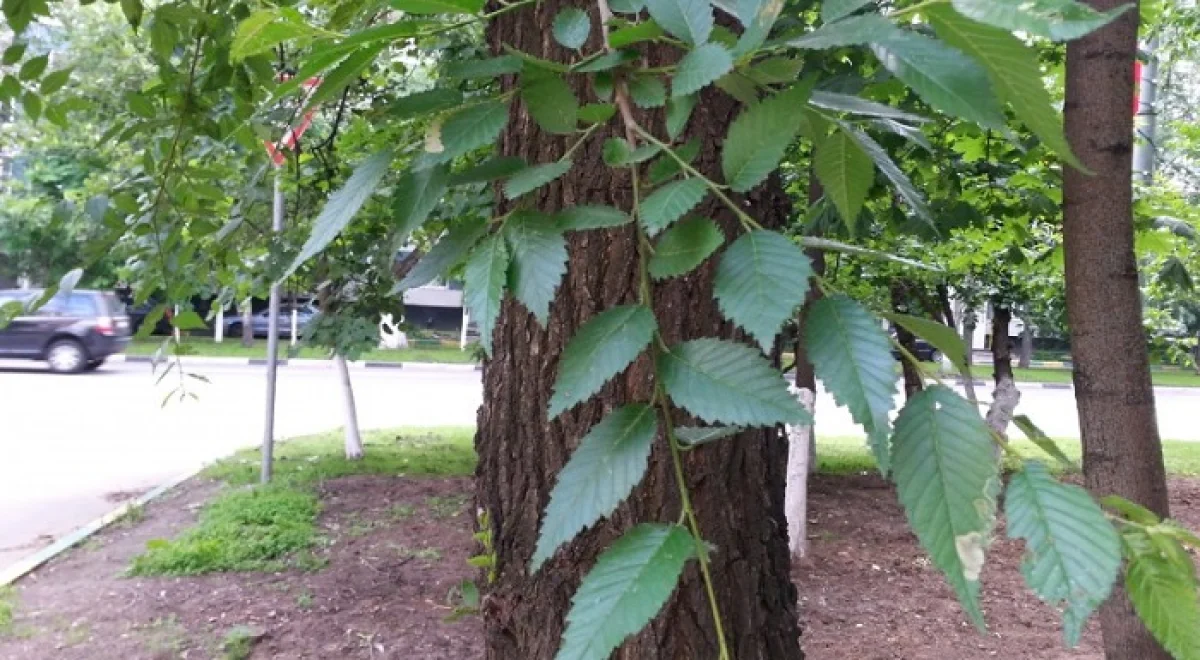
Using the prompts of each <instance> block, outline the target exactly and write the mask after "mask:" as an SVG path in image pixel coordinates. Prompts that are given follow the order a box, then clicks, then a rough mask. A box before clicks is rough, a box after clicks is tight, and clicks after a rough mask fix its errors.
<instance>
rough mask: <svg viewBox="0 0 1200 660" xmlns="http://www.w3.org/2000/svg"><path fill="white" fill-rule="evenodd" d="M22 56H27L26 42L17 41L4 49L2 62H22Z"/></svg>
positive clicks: (9, 63)
mask: <svg viewBox="0 0 1200 660" xmlns="http://www.w3.org/2000/svg"><path fill="white" fill-rule="evenodd" d="M22 57H25V44H23V43H15V44H13V45H11V46H9V47H8V48H5V49H4V57H3V58H0V64H3V65H4V66H12V65H14V64H16V63H17V62H20V61H21V58H22Z"/></svg>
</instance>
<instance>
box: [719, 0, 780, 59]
mask: <svg viewBox="0 0 1200 660" xmlns="http://www.w3.org/2000/svg"><path fill="white" fill-rule="evenodd" d="M783 5H784V3H782V2H776V1H774V0H750V1H749V2H739V3H738V6H739V8H740V10H741V11H739V16H740V17H741V18H740V20H741V21H742V24H743V25H745V26H746V29H745V30H744V31H743V32H742V34H741V36H739V37H738V39H737V42H736V43H735V44H734V46H733V54H734V56H735V57H737V58H738V59H741V58H742V57H744V56H746V55H752V54H754V53H755V52H757V51H758V50H759V49H760V48H761V47H762V45H763V43H764V42H766V40H767V36H768V35H770V33H771V28H773V27H774V26H775V21H776V20H778V18H779V13H780V12H781V11H783ZM751 11H753V14H751ZM717 29H718V30H722V29H724V28H723V27H719V28H717Z"/></svg>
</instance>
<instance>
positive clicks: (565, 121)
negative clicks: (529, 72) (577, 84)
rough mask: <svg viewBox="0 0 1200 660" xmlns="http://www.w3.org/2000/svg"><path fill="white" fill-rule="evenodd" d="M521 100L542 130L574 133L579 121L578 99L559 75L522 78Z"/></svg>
mask: <svg viewBox="0 0 1200 660" xmlns="http://www.w3.org/2000/svg"><path fill="white" fill-rule="evenodd" d="M521 100H522V101H524V102H525V107H526V108H527V109H528V110H529V114H530V116H531V117H533V120H534V121H536V122H537V123H538V125H539V126H541V127H542V129H543V130H545V131H546V132H548V133H556V134H566V133H573V132H575V126H576V124H578V123H579V100H578V99H576V98H575V92H573V91H571V87H570V86H569V85H567V82H566V81H565V80H563V79H562V78H560V77H558V76H553V75H538V76H534V77H533V78H532V79H530V78H528V77H526V78H525V79H523V80H522V81H521Z"/></svg>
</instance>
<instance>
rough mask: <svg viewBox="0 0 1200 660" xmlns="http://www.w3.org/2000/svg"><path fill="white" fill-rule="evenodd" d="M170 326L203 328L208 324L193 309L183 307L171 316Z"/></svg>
mask: <svg viewBox="0 0 1200 660" xmlns="http://www.w3.org/2000/svg"><path fill="white" fill-rule="evenodd" d="M171 327H172V328H178V329H180V330H204V329H205V328H207V327H208V326H207V325H205V324H204V319H203V318H201V317H200V314H199V313H197V312H196V310H194V309H185V310H183V311H182V312H180V313H178V314H175V315H174V316H172V317H171Z"/></svg>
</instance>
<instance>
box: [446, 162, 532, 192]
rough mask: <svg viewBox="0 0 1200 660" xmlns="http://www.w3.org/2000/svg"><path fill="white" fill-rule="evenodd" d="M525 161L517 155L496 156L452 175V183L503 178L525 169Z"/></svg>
mask: <svg viewBox="0 0 1200 660" xmlns="http://www.w3.org/2000/svg"><path fill="white" fill-rule="evenodd" d="M525 168H526V165H525V161H524V160H522V159H520V158H517V157H516V156H496V157H495V158H491V159H488V160H485V161H484V162H482V163H480V164H478V165H476V166H474V167H470V168H467V169H465V170H463V171H462V172H457V173H455V174H452V175H450V185H452V186H459V185H463V184H466V183H485V182H488V181H495V180H496V179H503V178H504V177H507V176H511V175H513V174H515V173H517V172H520V171H521V170H523V169H525Z"/></svg>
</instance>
